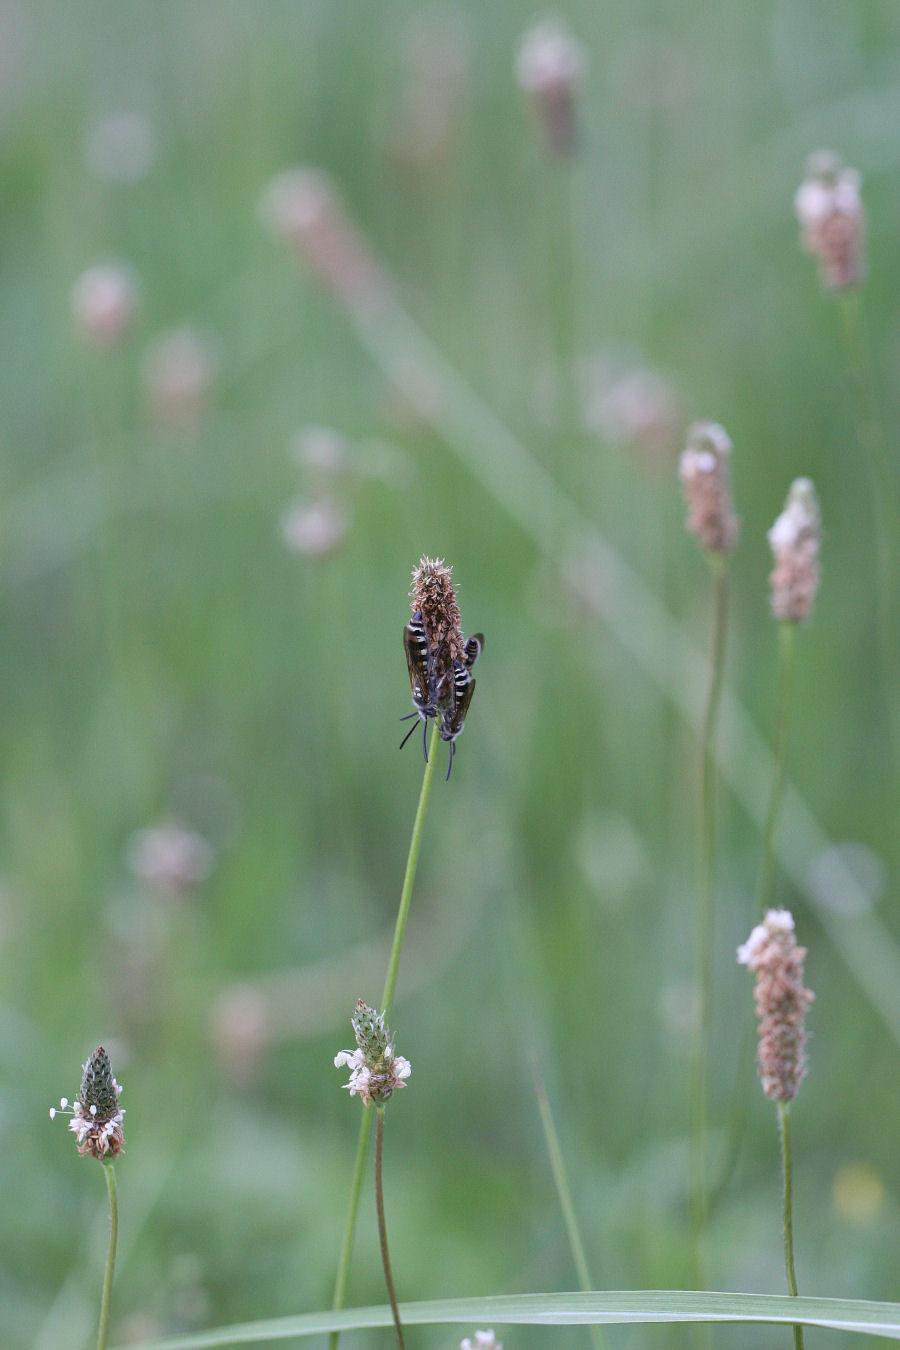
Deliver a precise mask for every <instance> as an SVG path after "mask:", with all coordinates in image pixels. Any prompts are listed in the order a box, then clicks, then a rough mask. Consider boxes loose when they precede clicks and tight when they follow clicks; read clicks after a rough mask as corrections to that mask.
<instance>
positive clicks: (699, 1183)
mask: <svg viewBox="0 0 900 1350" xmlns="http://www.w3.org/2000/svg"><path fill="white" fill-rule="evenodd" d="M709 558H710V567H711V569H712V575H713V588H714V612H713V633H712V661H711V673H710V683H709V690H708V693H707V699H706V708H705V711H704V715H703V725H702V730H701V736H700V756H701V791H700V859H699V875H698V882H697V900H696V907H695V948H696V953H697V955H696V966H695V977H696V988H697V998H698V1003H699V1007H698V1012H697V1021H696V1026H695V1029H694V1038H693V1046H692V1054H691V1080H690V1081H691V1113H690V1120H691V1129H690V1216H691V1232H692V1235H693V1244H694V1265H695V1275H696V1277H697V1280H698V1283H701V1284H702V1282H703V1279H702V1270H703V1262H702V1260H701V1254H700V1249H701V1243H702V1237H703V1230H704V1228H705V1225H706V1213H707V1193H706V1081H707V1060H708V1058H709V1040H710V1026H711V1022H712V1007H711V1005H712V964H713V938H714V932H715V905H714V901H713V868H714V856H715V833H716V832H715V815H716V730H717V725H718V716H719V705H720V703H721V699H722V682H723V678H724V671H725V633H726V629H727V623H728V572H727V566H726V561H725V557H724V555H723V554H721V553H711V554H710V555H709Z"/></svg>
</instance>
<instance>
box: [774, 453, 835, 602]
mask: <svg viewBox="0 0 900 1350" xmlns="http://www.w3.org/2000/svg"><path fill="white" fill-rule="evenodd" d="M821 533H822V524H821V515H820V513H819V499H818V497H817V496H816V490H815V488H814V487H813V485H812V482H811V481H810V480H809V479H808V478H797V479H795V480H794V482H793V483H792V484H791V490H790V492H789V493H788V495H787V501H786V502H785V504H784V510H783V511H782V513H781V515H780V516H779V517H778V519H777V520H776V521H775V524H774V525H773V526H772V528H771V530H769V544H770V545H771V548H772V554H773V556H774V559H775V567H774V568H773V570H772V574H771V576H770V577H769V584H770V585H771V587H772V613H773V614H774V616H775V618H776V619H779V620H787V621H789V622H791V623H799V622H800V621H801V620H802V619H808V618H809V616H810V614H811V613H812V609H813V605H814V603H815V599H816V592H817V590H818V589H819V543H820V540H821Z"/></svg>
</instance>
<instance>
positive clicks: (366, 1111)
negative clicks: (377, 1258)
mask: <svg viewBox="0 0 900 1350" xmlns="http://www.w3.org/2000/svg"><path fill="white" fill-rule="evenodd" d="M439 743H440V728H439V725H438V720H437V718H435V722H434V726H433V727H432V729H431V742H430V744H429V746H428V762H427V763H426V765H425V772H424V774H423V775H422V788H421V791H420V792H419V804H418V806H417V807H416V816H415V820H414V821H413V828H412V838H411V839H410V841H409V854H408V856H407V859H406V872H405V873H404V876H403V886H402V888H401V891H400V904H399V906H398V909H397V921H396V923H395V925H394V941H393V944H392V946H391V954H390V958H389V960H388V969H387V977H386V978H385V982H384V992H383V994H382V996H381V1006H382V1009H383V1010H384V1014H385V1017H387V1014H388V1011H389V1010H390V1006H391V1002H392V1000H393V997H394V987H395V985H396V983H397V970H398V968H399V966H400V952H401V951H402V949H403V934H404V933H405V932H406V920H407V919H408V917H409V905H410V901H411V899H412V889H413V883H414V881H415V879H416V867H417V864H418V861H419V850H420V848H421V846H422V834H423V831H424V828H425V812H426V811H427V809H428V798H429V797H430V795H431V783H432V780H433V778H434V766H435V762H436V760H437V751H438V745H439ZM371 1123H372V1112H371V1109H370V1107H368V1106H364V1107H363V1110H362V1119H361V1120H360V1123H359V1138H358V1140H357V1144H356V1162H355V1164H354V1167H353V1180H352V1182H351V1183H350V1204H349V1207H348V1209H347V1222H346V1224H345V1226H344V1236H343V1240H342V1242H341V1254H340V1257H339V1258H338V1268H337V1275H336V1276H335V1281H334V1296H333V1298H332V1300H331V1307H332V1310H333V1311H334V1312H337V1311H338V1310H339V1309H340V1308H343V1306H344V1298H345V1297H346V1294H347V1278H348V1275H349V1273H350V1258H351V1256H352V1255H353V1236H354V1234H355V1232H356V1216H357V1214H358V1213H359V1198H360V1195H361V1193H362V1181H363V1173H364V1171H365V1166H366V1152H367V1151H368V1147H369V1128H370V1126H371ZM339 1342H340V1332H339V1331H333V1332H332V1333H331V1336H330V1337H329V1341H328V1345H329V1350H337V1347H338V1344H339Z"/></svg>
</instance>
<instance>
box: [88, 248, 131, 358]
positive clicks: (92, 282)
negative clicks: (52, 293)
mask: <svg viewBox="0 0 900 1350" xmlns="http://www.w3.org/2000/svg"><path fill="white" fill-rule="evenodd" d="M139 312H140V289H139V285H138V279H137V273H136V272H135V271H134V269H133V268H131V267H128V266H127V265H126V264H125V263H99V264H98V265H97V266H96V267H89V268H88V269H87V271H86V272H82V274H81V276H80V277H79V278H78V280H77V281H76V283H75V285H74V286H73V287H72V314H73V316H74V319H75V324H76V327H77V329H78V331H79V333H80V334H81V336H82V337H83V338H84V340H85V342H87V343H89V344H90V345H91V346H93V347H115V346H118V344H119V343H120V342H123V341H124V340H125V338H127V337H128V336H129V335H130V333H131V332H132V330H133V329H134V326H135V323H136V322H137V318H138V314H139Z"/></svg>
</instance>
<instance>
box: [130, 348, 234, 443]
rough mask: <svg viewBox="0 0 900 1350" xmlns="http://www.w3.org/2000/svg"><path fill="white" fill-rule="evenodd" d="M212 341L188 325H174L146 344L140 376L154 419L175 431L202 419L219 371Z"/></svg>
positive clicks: (187, 428)
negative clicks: (173, 327) (180, 326)
mask: <svg viewBox="0 0 900 1350" xmlns="http://www.w3.org/2000/svg"><path fill="white" fill-rule="evenodd" d="M218 366H219V359H218V353H217V351H216V347H215V345H214V343H213V342H212V341H211V340H210V339H209V338H206V337H203V336H202V335H201V334H200V333H196V332H194V331H193V330H192V329H190V328H175V329H172V330H171V331H170V332H168V333H163V334H162V336H161V337H159V338H157V340H156V341H155V342H154V343H153V345H152V346H150V347H148V349H147V351H146V352H145V354H144V362H143V377H144V388H145V390H146V397H147V403H148V406H149V408H150V412H151V414H152V416H153V418H154V420H155V421H156V422H158V423H159V424H161V425H162V426H164V427H166V428H168V429H169V430H170V431H174V432H191V431H194V430H196V428H197V426H198V425H199V424H200V422H201V421H202V420H203V417H204V414H205V413H206V410H207V406H208V404H209V396H210V393H211V391H212V387H213V383H214V382H215V378H216V374H217V371H218Z"/></svg>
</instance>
